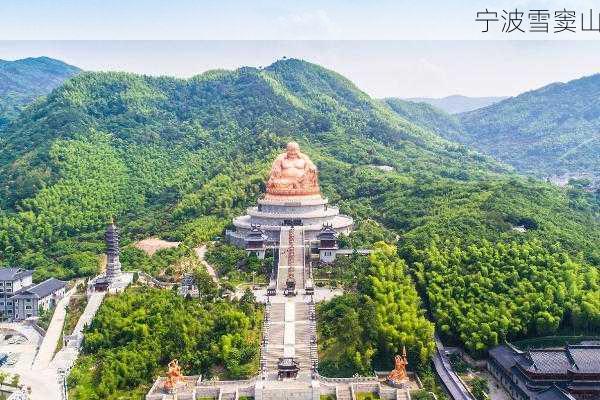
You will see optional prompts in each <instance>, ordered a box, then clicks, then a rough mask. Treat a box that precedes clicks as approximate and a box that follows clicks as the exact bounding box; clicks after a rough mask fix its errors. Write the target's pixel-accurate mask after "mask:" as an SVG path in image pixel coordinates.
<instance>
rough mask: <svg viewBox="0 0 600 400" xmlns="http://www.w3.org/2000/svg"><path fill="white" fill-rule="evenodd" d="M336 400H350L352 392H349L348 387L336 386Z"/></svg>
mask: <svg viewBox="0 0 600 400" xmlns="http://www.w3.org/2000/svg"><path fill="white" fill-rule="evenodd" d="M335 398H336V400H352V392H351V391H350V385H348V384H346V385H338V386H337V388H336V395H335Z"/></svg>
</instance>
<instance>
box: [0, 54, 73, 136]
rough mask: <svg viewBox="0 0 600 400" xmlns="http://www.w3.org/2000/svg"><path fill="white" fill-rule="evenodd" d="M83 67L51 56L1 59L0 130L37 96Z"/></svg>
mask: <svg viewBox="0 0 600 400" xmlns="http://www.w3.org/2000/svg"><path fill="white" fill-rule="evenodd" d="M80 71H81V70H80V69H79V68H77V67H74V66H72V65H69V64H66V63H64V62H62V61H59V60H55V59H52V58H48V57H37V58H25V59H22V60H16V61H5V60H0V129H2V127H3V126H4V125H6V124H7V123H8V122H9V121H10V120H11V119H13V118H14V117H16V116H17V115H18V113H19V111H20V110H21V109H22V108H23V107H24V106H26V105H28V104H30V103H31V102H33V101H34V100H35V99H36V98H38V97H40V96H44V95H46V94H48V93H50V92H51V91H52V89H54V88H56V87H57V86H60V85H61V84H62V83H63V82H64V81H65V80H66V79H68V78H70V77H71V76H73V75H75V74H77V73H79V72H80Z"/></svg>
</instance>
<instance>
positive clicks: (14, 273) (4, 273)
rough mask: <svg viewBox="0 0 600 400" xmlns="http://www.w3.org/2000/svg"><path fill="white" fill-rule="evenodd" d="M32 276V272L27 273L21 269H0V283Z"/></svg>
mask: <svg viewBox="0 0 600 400" xmlns="http://www.w3.org/2000/svg"><path fill="white" fill-rule="evenodd" d="M32 274H33V271H28V270H26V269H23V268H15V267H13V268H0V281H11V280H14V279H19V278H23V277H25V276H28V275H32Z"/></svg>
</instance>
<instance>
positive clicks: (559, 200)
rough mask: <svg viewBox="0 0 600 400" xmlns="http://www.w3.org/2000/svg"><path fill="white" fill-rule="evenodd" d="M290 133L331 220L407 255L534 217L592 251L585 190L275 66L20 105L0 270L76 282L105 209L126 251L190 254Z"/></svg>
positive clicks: (3, 156)
mask: <svg viewBox="0 0 600 400" xmlns="http://www.w3.org/2000/svg"><path fill="white" fill-rule="evenodd" d="M291 139H293V140H296V141H299V142H300V143H301V146H302V149H303V151H305V152H306V153H307V154H309V155H310V156H311V158H312V159H313V161H314V162H315V163H316V164H317V166H318V167H319V170H320V181H321V187H322V190H323V192H324V194H325V195H326V196H327V197H329V199H330V200H331V201H332V202H333V203H337V204H339V205H340V208H341V211H342V212H344V213H348V214H350V215H352V216H353V217H355V218H356V220H357V221H360V220H363V219H369V218H375V219H376V220H377V222H378V223H379V224H382V225H383V226H386V227H387V228H388V229H394V230H395V231H396V232H398V234H402V237H403V246H405V248H406V249H405V251H406V252H408V253H412V252H413V251H416V250H410V249H419V248H422V247H423V246H425V247H426V246H428V245H429V243H430V241H431V240H433V239H432V238H435V237H440V236H442V237H446V238H448V239H449V240H455V239H456V238H463V239H464V240H467V238H469V240H475V237H477V238H478V240H479V239H481V238H488V239H489V240H493V241H497V240H509V239H510V240H512V239H515V238H518V237H516V236H515V235H516V234H515V233H514V231H513V230H512V228H511V227H512V225H515V224H521V223H523V221H531V220H533V221H536V222H535V224H534V223H531V225H536V224H537V225H536V226H540V228H539V230H537V231H536V230H532V231H531V232H530V233H529V234H528V235H530V236H533V237H540V238H543V239H544V240H546V241H548V242H552V243H554V242H560V243H563V245H564V246H565V247H567V248H569V249H573V251H578V250H581V251H585V252H586V256H588V257H590V258H591V259H593V258H594V257H596V255H595V253H594V250H590V249H592V248H593V242H594V240H595V238H596V236H597V233H598V232H597V231H596V228H595V226H596V225H594V224H591V225H589V224H588V225H586V224H584V223H583V222H582V221H587V220H589V219H590V218H591V217H590V216H591V215H594V214H593V213H594V212H595V211H594V209H593V206H592V203H591V200H590V199H589V198H587V197H585V196H586V195H585V194H582V193H579V192H574V193H571V192H570V191H568V190H560V189H557V188H553V187H552V186H551V185H547V184H544V183H541V182H529V181H527V180H524V179H523V178H521V177H518V176H515V175H513V174H511V173H510V170H509V169H508V168H507V167H505V166H503V165H501V164H499V163H497V162H495V161H493V160H491V159H489V157H486V156H483V155H481V154H479V153H476V152H473V151H470V150H469V149H467V148H466V147H464V146H462V145H460V144H456V143H453V142H450V141H448V140H446V139H444V138H442V137H440V136H439V135H437V134H436V133H435V132H434V130H433V129H431V128H428V127H427V126H419V125H416V124H414V123H412V122H409V121H408V120H407V119H405V118H403V117H401V116H399V115H396V113H395V112H394V111H393V110H392V109H391V108H390V107H389V106H388V105H387V104H386V103H384V102H381V101H379V100H377V99H373V98H370V97H369V96H368V95H367V94H365V93H364V92H363V91H361V90H360V89H358V88H357V87H356V86H354V85H353V84H352V83H351V82H350V81H349V80H347V79H346V78H343V77H341V75H339V74H337V73H334V72H332V71H329V70H327V69H325V68H323V67H320V66H318V65H315V64H311V63H307V62H305V61H301V60H285V61H279V62H276V63H274V64H273V65H272V66H270V67H267V68H264V69H258V68H250V67H245V68H240V69H237V70H234V71H211V72H207V73H205V74H201V75H197V76H195V77H193V78H190V79H179V78H170V77H150V76H143V75H136V74H131V73H121V72H84V73H81V74H79V75H77V76H75V77H73V78H72V79H69V80H68V81H66V82H65V83H64V84H63V85H62V86H60V87H59V88H57V89H55V90H53V91H52V92H51V93H50V94H49V95H48V96H47V97H46V98H44V99H42V100H41V101H39V102H36V103H35V104H33V105H31V106H29V107H27V108H26V109H25V110H24V111H23V112H22V113H21V114H20V115H19V117H18V119H17V121H16V123H13V124H11V125H10V126H9V127H8V128H7V129H6V131H5V132H4V133H3V134H2V135H0V144H1V146H0V199H1V202H0V254H2V259H1V260H0V263H4V264H12V265H16V264H18V265H22V266H24V267H32V268H33V267H35V268H36V278H37V279H41V278H44V277H47V276H58V277H62V278H68V277H73V276H81V275H89V274H91V273H92V271H94V268H95V267H96V265H97V260H96V259H95V258H94V256H95V255H96V254H98V253H100V252H101V251H102V242H101V238H102V230H103V229H104V224H105V222H106V221H107V220H108V218H109V217H110V216H115V217H116V218H117V220H118V221H119V224H120V226H121V227H122V230H121V231H122V232H123V234H124V240H125V242H124V243H127V240H134V239H136V238H141V237H145V236H148V235H157V236H160V237H163V238H166V239H172V240H176V241H181V242H184V243H187V245H188V246H192V247H193V246H194V245H196V244H197V243H198V241H205V240H209V239H211V238H213V237H214V236H218V235H221V234H222V230H223V229H224V228H225V227H226V226H227V224H229V223H230V221H231V218H233V216H235V215H238V214H240V213H241V212H243V210H244V208H245V207H247V206H248V205H250V204H252V202H254V201H255V200H256V198H257V197H258V196H259V195H260V193H262V192H263V191H264V184H265V183H264V181H265V177H266V173H267V170H268V167H269V160H270V159H271V158H272V157H273V156H274V155H275V154H276V153H278V152H280V151H281V148H282V147H283V146H284V144H285V142H286V141H288V140H291ZM373 165H376V166H377V165H385V166H389V167H391V168H392V170H391V172H387V173H384V172H382V171H379V170H377V169H374V168H372V166H373ZM574 199H577V202H578V204H579V206H580V209H576V208H574V207H575V205H574V204H575V200H574ZM550 211H552V213H550ZM540 218H544V219H545V220H544V222H543V223H542V222H541V221H539V222H537V221H538V220H539V219H540ZM567 230H568V234H563V233H564V232H567ZM474 232H477V234H476V235H475V234H474ZM408 253H407V254H408ZM407 257H408V256H407ZM599 257H600V256H599Z"/></svg>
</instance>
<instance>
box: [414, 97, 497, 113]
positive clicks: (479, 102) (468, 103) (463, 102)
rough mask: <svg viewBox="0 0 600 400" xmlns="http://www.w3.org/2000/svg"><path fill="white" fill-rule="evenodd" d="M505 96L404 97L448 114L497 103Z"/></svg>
mask: <svg viewBox="0 0 600 400" xmlns="http://www.w3.org/2000/svg"><path fill="white" fill-rule="evenodd" d="M506 98H507V97H468V96H461V95H458V94H456V95H453V96H447V97H442V98H432V97H412V98H409V99H405V100H407V101H411V102H413V103H427V104H431V105H432V106H435V107H437V108H439V109H441V110H444V111H445V112H447V113H449V114H458V113H462V112H467V111H472V110H476V109H478V108H482V107H487V106H489V105H492V104H494V103H498V102H499V101H502V100H504V99H506Z"/></svg>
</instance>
